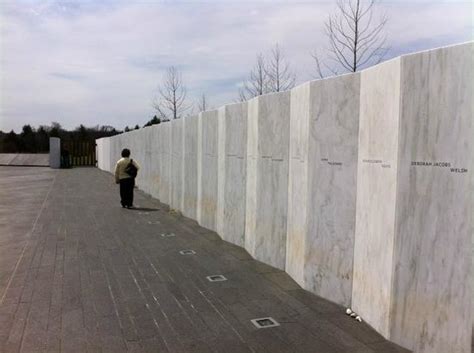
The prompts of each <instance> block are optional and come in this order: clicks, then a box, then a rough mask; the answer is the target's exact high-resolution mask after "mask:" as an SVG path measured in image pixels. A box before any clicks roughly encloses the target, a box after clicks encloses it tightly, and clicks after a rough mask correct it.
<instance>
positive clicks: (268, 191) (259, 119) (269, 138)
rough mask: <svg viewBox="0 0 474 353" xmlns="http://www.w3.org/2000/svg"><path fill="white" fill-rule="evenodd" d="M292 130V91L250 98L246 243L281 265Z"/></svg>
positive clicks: (257, 255)
mask: <svg viewBox="0 0 474 353" xmlns="http://www.w3.org/2000/svg"><path fill="white" fill-rule="evenodd" d="M255 125H257V129H256V130H257V131H256V132H255V131H251V130H253V128H254V127H255ZM289 130H290V92H281V93H274V94H268V95H265V96H260V97H257V98H254V99H252V100H251V101H250V102H249V107H248V135H247V136H248V139H249V141H248V145H247V146H248V147H247V148H248V152H247V158H248V161H247V177H248V178H247V208H246V219H247V220H249V222H247V225H246V233H245V246H246V248H247V250H248V251H249V252H250V254H251V255H252V256H254V257H255V258H256V259H257V260H259V261H262V262H264V263H267V264H269V265H271V266H274V267H277V268H279V269H285V262H286V225H287V222H286V220H287V206H288V151H289ZM255 152H256V153H255ZM252 169H253V170H252ZM251 174H253V175H251Z"/></svg>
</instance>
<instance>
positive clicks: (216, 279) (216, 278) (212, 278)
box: [206, 275, 227, 282]
mask: <svg viewBox="0 0 474 353" xmlns="http://www.w3.org/2000/svg"><path fill="white" fill-rule="evenodd" d="M206 278H207V280H208V281H209V282H223V281H227V278H225V277H224V276H223V275H212V276H207V277H206Z"/></svg>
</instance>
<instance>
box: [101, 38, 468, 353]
mask: <svg viewBox="0 0 474 353" xmlns="http://www.w3.org/2000/svg"><path fill="white" fill-rule="evenodd" d="M472 58H473V44H472V43H470V44H464V45H459V46H453V47H449V48H442V49H437V50H433V51H428V52H423V53H417V54H414V55H409V56H404V57H401V58H397V59H393V60H390V61H388V62H385V63H383V64H380V65H377V66H375V67H372V68H370V69H367V70H364V71H362V72H361V73H360V74H357V75H345V76H341V77H336V78H331V79H326V80H320V81H314V82H308V83H305V84H303V85H301V86H299V87H296V88H295V89H293V90H292V92H291V97H290V93H289V92H284V93H279V94H270V95H265V96H261V97H258V98H255V99H253V100H251V101H249V102H247V103H243V104H235V105H229V106H225V107H223V108H221V109H219V111H212V112H205V113H202V114H201V115H200V116H199V117H198V118H196V117H194V118H186V119H183V120H180V121H175V122H171V123H163V124H160V125H158V126H154V127H151V128H147V129H140V130H137V131H132V132H129V133H125V134H121V135H117V136H114V137H112V138H108V139H100V140H98V147H97V151H98V152H97V155H98V157H97V158H98V162H99V163H98V166H99V168H101V169H103V170H109V171H111V172H113V169H114V167H115V162H116V160H117V159H118V158H120V152H121V150H122V148H124V147H128V148H130V149H131V150H132V156H133V157H134V158H136V159H137V160H138V161H139V163H140V164H141V165H142V170H141V172H140V176H139V179H138V184H139V186H140V188H142V189H144V190H145V191H147V192H149V193H151V194H152V195H158V197H159V198H160V200H161V201H162V202H164V203H167V204H171V206H172V207H174V208H177V209H180V210H182V211H184V213H185V214H186V215H188V216H189V217H192V218H196V219H197V220H198V221H199V222H200V224H201V225H203V226H204V227H207V228H209V229H212V230H216V229H217V231H218V233H219V234H220V235H221V237H222V238H223V239H225V240H227V241H230V242H232V243H234V244H238V245H242V246H245V248H246V249H247V250H248V251H249V252H250V253H251V254H252V255H253V256H254V257H255V258H257V259H258V260H260V261H263V262H265V263H267V264H269V265H272V266H275V267H278V268H280V269H285V270H286V271H287V272H288V273H289V274H290V275H291V276H292V277H293V278H294V279H295V280H296V281H297V282H298V283H300V284H301V285H302V286H303V287H304V288H306V289H308V290H309V291H311V292H313V293H316V294H318V295H320V296H323V297H325V298H327V299H330V300H332V301H335V302H337V303H340V304H343V305H351V306H352V308H353V309H354V310H355V311H356V312H358V313H359V314H360V315H361V316H362V318H363V319H364V320H365V321H366V322H367V323H368V324H370V325H371V326H372V327H374V328H375V329H376V330H377V331H378V332H380V333H381V334H382V335H384V336H385V337H386V338H388V339H390V340H392V341H395V342H396V343H398V344H400V345H402V346H404V347H406V348H408V349H412V350H413V351H414V352H415V353H427V352H434V353H441V352H442V353H445V352H450V353H451V352H453V353H454V352H455V353H466V352H470V347H471V345H470V343H471V338H472V327H473V326H472V325H473V321H472V320H473V316H474V305H473V301H474V295H473V290H474V288H473V287H472V282H473V276H472V274H473V273H472V267H473V266H474V265H473V262H472V252H473V249H474V229H473V219H472V218H473V207H472V196H471V195H472V194H473V191H474V173H472V170H473V167H474V165H473V164H474V161H473V158H474V157H473V153H472V151H473V150H474V149H473V146H472V144H473V142H472V136H473V131H472V123H473V121H472V120H473V119H472V117H473V104H472V102H473V100H472V98H473V92H472V84H473V82H472V79H471V78H472V75H473V72H472V64H473V61H472ZM290 102H291V104H290ZM290 117H291V118H290ZM358 119H359V120H358ZM358 122H359V129H358V128H357V123H358ZM357 130H358V131H359V132H358V138H357ZM107 143H108V147H107ZM192 146H196V148H195V149H194V150H193V147H192ZM107 149H108V151H107ZM194 151H195V153H194ZM356 156H357V157H356ZM423 164H425V165H423ZM426 164H428V165H426ZM356 169H357V173H356ZM194 171H195V173H194ZM356 176H357V179H356ZM194 185H196V188H193V187H194ZM355 196H356V197H355ZM194 198H195V199H196V206H195V208H194V206H193V205H194V201H193V200H194ZM244 205H245V207H244ZM354 205H355V207H354ZM244 210H245V213H244ZM354 222H355V223H354ZM244 225H245V226H244ZM243 230H245V232H244V233H243ZM287 231H288V232H287ZM352 248H353V250H352Z"/></svg>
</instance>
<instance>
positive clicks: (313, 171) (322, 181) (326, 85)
mask: <svg viewBox="0 0 474 353" xmlns="http://www.w3.org/2000/svg"><path fill="white" fill-rule="evenodd" d="M359 84H360V80H359V74H353V75H345V76H340V77H337V78H331V79H326V80H318V81H313V82H309V83H306V84H304V85H302V86H300V87H298V88H296V89H294V90H292V93H291V95H292V96H291V107H292V108H291V128H290V131H291V137H290V172H289V179H290V182H289V196H288V197H289V200H288V234H287V259H286V271H287V272H288V273H289V274H291V275H292V276H293V278H295V279H296V280H297V282H298V283H300V284H301V285H302V286H303V288H305V289H307V290H309V291H311V292H313V293H315V294H317V295H319V296H321V297H323V298H326V299H329V300H331V301H334V302H336V303H339V304H341V305H345V306H348V305H350V303H351V296H352V262H353V253H354V231H355V202H356V177H357V145H358V133H359Z"/></svg>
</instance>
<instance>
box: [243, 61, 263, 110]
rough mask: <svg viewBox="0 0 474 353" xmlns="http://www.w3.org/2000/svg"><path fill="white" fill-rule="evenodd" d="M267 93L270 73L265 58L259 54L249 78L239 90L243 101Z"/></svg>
mask: <svg viewBox="0 0 474 353" xmlns="http://www.w3.org/2000/svg"><path fill="white" fill-rule="evenodd" d="M265 93H268V74H267V68H266V63H265V58H264V57H263V55H262V54H259V55H257V61H256V62H255V66H254V67H253V69H252V71H250V75H249V77H248V79H247V80H246V81H245V82H244V84H243V87H242V88H241V89H240V90H239V99H240V101H242V102H243V101H246V100H248V99H251V98H253V97H257V96H261V95H262V94H265Z"/></svg>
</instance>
